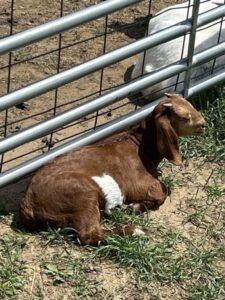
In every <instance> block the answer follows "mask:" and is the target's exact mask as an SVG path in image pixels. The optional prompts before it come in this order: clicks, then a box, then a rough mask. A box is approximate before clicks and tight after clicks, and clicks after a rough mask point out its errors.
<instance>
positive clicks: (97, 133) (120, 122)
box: [0, 101, 158, 187]
mask: <svg viewBox="0 0 225 300" xmlns="http://www.w3.org/2000/svg"><path fill="white" fill-rule="evenodd" d="M157 103H158V101H155V102H152V103H150V104H148V105H145V106H144V107H143V108H141V109H138V110H136V111H134V112H131V113H129V114H127V115H126V116H122V117H120V118H118V119H116V120H113V121H110V122H108V123H106V124H104V125H102V126H100V127H98V128H97V129H95V130H94V131H91V132H87V133H85V134H83V135H81V136H79V137H78V138H75V139H73V140H71V141H69V142H67V143H65V144H64V145H61V146H59V147H57V148H55V149H53V150H51V151H49V152H46V153H44V154H41V155H39V156H37V157H35V158H33V159H30V160H29V161H26V162H24V163H22V164H20V165H18V166H16V167H14V168H11V169H10V170H7V171H5V172H4V173H2V174H1V175H0V187H3V186H5V185H7V184H9V183H10V182H12V181H14V180H15V179H19V178H21V177H22V176H24V175H26V174H28V173H31V172H33V171H35V170H36V169H38V168H40V167H41V166H42V165H43V164H45V163H47V162H48V161H50V160H51V159H53V158H55V157H56V156H58V155H61V154H64V153H66V152H68V151H70V150H73V149H75V148H77V147H80V146H84V145H87V144H91V143H94V142H96V141H98V140H100V139H102V138H104V137H106V136H108V135H110V134H112V133H114V132H116V131H118V130H121V129H125V128H127V127H129V126H131V125H133V124H135V123H138V122H139V121H141V120H142V119H143V118H145V117H146V116H147V115H148V114H150V113H151V112H152V110H153V109H154V107H155V105H156V104H157Z"/></svg>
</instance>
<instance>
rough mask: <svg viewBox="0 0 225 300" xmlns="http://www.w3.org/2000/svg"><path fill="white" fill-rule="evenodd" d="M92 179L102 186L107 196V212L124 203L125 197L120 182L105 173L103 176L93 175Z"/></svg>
mask: <svg viewBox="0 0 225 300" xmlns="http://www.w3.org/2000/svg"><path fill="white" fill-rule="evenodd" d="M92 179H93V180H94V181H95V182H96V183H97V185H98V186H99V187H100V188H101V190H102V193H103V195H104V197H105V212H106V213H107V214H110V213H111V211H110V210H111V209H112V208H114V207H116V206H119V205H122V204H123V200H124V197H123V195H122V192H121V190H120V187H119V185H118V183H117V182H116V181H115V180H114V179H113V178H112V177H111V176H109V175H106V174H103V176H101V177H100V176H93V177H92Z"/></svg>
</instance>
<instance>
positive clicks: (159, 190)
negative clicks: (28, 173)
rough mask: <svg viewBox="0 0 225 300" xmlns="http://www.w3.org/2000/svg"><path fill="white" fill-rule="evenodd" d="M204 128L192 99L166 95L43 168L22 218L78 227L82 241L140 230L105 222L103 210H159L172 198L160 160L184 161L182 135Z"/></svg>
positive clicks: (32, 225)
mask: <svg viewBox="0 0 225 300" xmlns="http://www.w3.org/2000/svg"><path fill="white" fill-rule="evenodd" d="M204 128H205V121H204V118H203V117H202V115H201V114H200V113H199V112H198V111H196V110H195V109H194V107H193V106H192V105H191V104H190V103H189V102H188V101H187V100H185V99H184V98H182V97H180V96H178V95H171V94H167V97H166V98H165V99H164V100H162V101H161V102H160V103H159V104H158V105H157V106H156V107H155V109H154V110H153V112H152V113H151V114H150V115H149V116H148V117H147V118H146V119H145V121H144V122H142V123H141V124H140V125H138V126H136V127H134V128H132V129H129V130H127V131H124V132H122V133H118V134H115V135H113V136H111V137H109V138H107V139H105V140H103V141H101V142H98V143H96V144H93V145H91V146H85V147H81V148H78V149H75V150H73V151H71V152H69V153H67V154H65V155H62V156H59V157H57V158H55V159H54V160H53V161H51V162H50V163H48V164H47V165H45V166H43V167H42V168H40V169H39V170H38V171H37V172H36V174H34V176H33V178H32V180H31V182H30V184H29V186H28V188H27V191H26V194H25V197H24V198H23V200H22V202H21V205H20V216H21V221H22V223H23V224H24V225H25V226H26V227H27V228H29V229H30V230H31V231H37V230H39V229H44V228H47V227H48V226H50V227H52V228H66V227H70V228H73V229H74V230H75V231H76V232H77V234H78V238H79V239H80V241H81V243H83V244H96V243H98V242H99V241H100V240H102V239H103V238H104V237H105V236H106V235H108V234H110V233H117V234H121V235H125V234H133V233H136V232H137V231H138V230H137V228H135V227H134V226H131V225H128V226H124V227H116V228H113V229H111V230H109V229H106V228H104V227H102V226H101V224H100V212H101V211H102V210H105V212H106V213H110V210H111V209H112V208H114V207H116V206H118V205H122V204H123V203H124V204H127V205H134V206H135V209H138V210H139V211H140V212H142V211H144V210H145V208H147V209H158V208H159V206H160V205H162V204H163V203H164V201H165V199H166V197H167V188H166V186H165V185H164V184H163V183H162V182H161V181H160V180H159V179H158V178H157V166H158V164H159V163H160V162H161V160H162V159H163V158H167V159H168V160H169V161H171V162H172V163H174V164H175V165H181V162H182V161H181V155H180V153H179V145H178V137H179V136H187V135H193V134H194V135H195V134H200V133H202V132H203V131H204Z"/></svg>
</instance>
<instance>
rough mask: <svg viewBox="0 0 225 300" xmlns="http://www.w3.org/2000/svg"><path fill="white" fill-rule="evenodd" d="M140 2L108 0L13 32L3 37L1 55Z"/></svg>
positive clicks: (0, 48)
mask: <svg viewBox="0 0 225 300" xmlns="http://www.w3.org/2000/svg"><path fill="white" fill-rule="evenodd" d="M141 1H142V0H141ZM138 2H140V0H123V1H121V0H107V1H106V2H101V3H99V4H96V5H93V6H90V7H88V8H85V9H82V10H79V11H77V12H75V13H72V14H69V15H67V16H65V17H61V18H58V19H56V20H54V21H50V22H48V23H45V24H42V25H39V26H36V27H34V28H31V29H28V30H25V31H22V32H19V33H16V34H13V35H11V36H8V37H6V38H3V39H1V43H0V55H2V54H5V53H7V52H10V51H12V50H15V49H18V48H21V47H24V46H26V45H29V44H32V43H35V42H38V41H40V40H42V39H44V38H47V37H50V36H52V35H54V34H58V33H61V32H63V31H66V30H68V29H71V28H74V27H76V26H79V25H82V24H84V23H87V22H90V21H93V20H95V19H97V18H100V17H103V16H106V15H108V14H110V13H113V12H115V11H117V10H119V9H122V8H125V7H128V6H130V5H133V4H135V3H138Z"/></svg>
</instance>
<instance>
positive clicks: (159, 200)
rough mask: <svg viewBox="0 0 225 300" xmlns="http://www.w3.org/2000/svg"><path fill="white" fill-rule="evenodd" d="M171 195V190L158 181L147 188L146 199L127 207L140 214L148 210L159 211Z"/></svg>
mask: <svg viewBox="0 0 225 300" xmlns="http://www.w3.org/2000/svg"><path fill="white" fill-rule="evenodd" d="M168 195H170V190H169V189H168V188H167V187H166V186H165V184H164V183H162V182H161V181H160V180H158V179H156V180H155V181H154V182H152V183H151V184H150V185H149V186H148V187H146V195H145V197H144V199H141V200H140V201H138V202H136V203H130V204H129V205H128V206H127V207H128V209H131V210H132V211H133V212H135V213H137V214H139V213H143V212H145V211H147V210H157V209H158V208H159V207H160V206H161V205H162V204H163V203H164V202H165V200H166V198H167V196H168Z"/></svg>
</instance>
